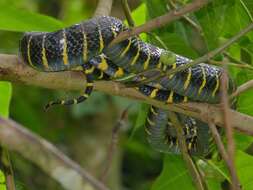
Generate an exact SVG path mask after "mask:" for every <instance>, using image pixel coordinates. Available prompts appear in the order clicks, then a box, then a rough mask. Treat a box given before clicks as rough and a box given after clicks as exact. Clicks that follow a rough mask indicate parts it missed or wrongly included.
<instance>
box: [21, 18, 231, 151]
mask: <svg viewBox="0 0 253 190" xmlns="http://www.w3.org/2000/svg"><path fill="white" fill-rule="evenodd" d="M127 29H128V28H127V27H126V26H124V24H123V23H122V21H121V20H119V19H117V18H114V17H108V16H103V17H97V18H93V19H90V20H87V21H84V22H82V23H80V24H76V25H73V26H70V27H68V28H65V29H62V30H59V31H56V32H50V33H46V32H43V33H42V32H30V33H25V35H24V37H23V38H22V39H21V42H20V51H21V55H22V58H23V60H24V61H25V62H26V63H27V64H29V65H30V66H31V67H33V68H35V69H37V70H39V71H43V72H60V71H66V70H77V69H81V70H82V71H83V72H84V73H85V75H86V78H87V86H86V89H85V92H84V94H83V95H81V96H80V97H78V98H75V99H71V100H59V101H54V102H50V103H49V104H48V105H47V107H49V106H52V105H56V104H62V105H71V104H76V103H80V102H82V101H84V100H85V99H87V98H88V96H89V95H90V94H91V92H92V89H93V81H94V79H95V78H94V77H95V73H100V74H99V76H98V78H100V79H105V78H107V79H115V78H119V77H123V76H126V75H128V74H131V73H134V74H137V73H140V72H143V71H146V70H149V69H154V68H157V69H160V70H163V71H167V70H170V69H175V68H177V67H180V66H181V65H185V64H187V63H189V62H190V61H191V60H190V59H188V58H186V57H183V56H180V55H177V54H174V56H175V62H174V63H173V64H171V65H167V64H164V63H163V62H162V61H161V55H162V54H163V52H164V51H165V50H164V49H161V48H158V47H156V46H153V45H152V44H149V43H146V42H143V41H142V40H140V39H139V38H138V37H136V36H134V37H130V38H128V39H127V40H124V41H122V42H120V43H118V44H116V45H113V46H109V44H110V42H111V41H112V40H113V39H115V38H116V37H117V36H118V35H119V33H120V32H122V31H124V30H127ZM221 73H222V69H221V68H219V67H216V66H213V65H208V64H205V63H201V64H198V65H196V66H194V67H190V68H188V69H186V70H183V71H181V72H177V73H175V74H173V75H170V76H164V77H162V78H161V79H159V80H157V81H153V82H152V83H148V84H145V85H141V86H139V87H138V90H139V91H140V92H141V93H143V94H145V95H146V96H149V97H151V98H154V99H157V100H159V101H163V102H166V103H180V102H186V101H188V100H191V101H201V102H208V103H218V102H219V100H220V94H221V90H220V77H221ZM146 77H148V76H146ZM157 84H159V85H157ZM158 86H159V87H158ZM233 86H234V85H233V83H232V82H231V81H230V82H229V85H228V91H231V90H232V89H233ZM180 117H181V121H182V123H183V125H184V129H183V131H184V136H185V139H186V144H187V146H188V149H189V152H190V153H191V154H205V153H206V152H207V149H208V145H209V140H210V136H209V132H208V127H207V126H206V124H204V123H201V124H200V121H197V120H196V119H194V118H190V117H187V116H184V115H180ZM200 125H202V126H201V127H200ZM146 131H147V136H148V141H149V142H150V143H151V145H152V146H153V147H154V148H156V149H157V150H159V151H164V152H173V153H177V152H179V150H178V147H177V137H176V134H175V130H174V129H173V126H172V124H171V123H170V121H169V120H168V115H167V113H166V111H165V110H162V109H159V108H155V107H151V109H150V113H149V116H148V118H147V126H146Z"/></svg>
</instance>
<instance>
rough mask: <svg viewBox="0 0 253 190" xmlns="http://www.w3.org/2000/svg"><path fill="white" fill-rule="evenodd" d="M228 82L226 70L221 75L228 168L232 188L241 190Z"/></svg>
mask: <svg viewBox="0 0 253 190" xmlns="http://www.w3.org/2000/svg"><path fill="white" fill-rule="evenodd" d="M227 84H228V77H227V73H225V71H223V72H222V76H221V105H222V109H223V118H224V126H225V132H226V137H227V154H228V157H229V160H228V161H229V163H228V169H229V171H230V175H231V189H232V190H240V189H241V188H240V182H239V179H238V176H237V174H236V169H235V165H234V159H235V158H234V157H235V142H234V136H233V128H232V126H231V120H230V118H231V116H230V113H229V109H230V108H229V98H228V94H227Z"/></svg>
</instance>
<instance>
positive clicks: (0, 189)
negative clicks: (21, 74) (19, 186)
mask: <svg viewBox="0 0 253 190" xmlns="http://www.w3.org/2000/svg"><path fill="white" fill-rule="evenodd" d="M11 92H12V87H11V83H9V82H2V81H0V116H1V117H5V118H7V117H8V115H9V105H10V100H11ZM0 190H6V186H5V176H4V173H3V172H2V171H1V170H0Z"/></svg>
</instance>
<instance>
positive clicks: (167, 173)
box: [151, 155, 195, 190]
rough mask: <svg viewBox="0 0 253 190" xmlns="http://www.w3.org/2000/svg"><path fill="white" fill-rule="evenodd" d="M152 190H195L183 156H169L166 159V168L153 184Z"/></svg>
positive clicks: (164, 167)
mask: <svg viewBox="0 0 253 190" xmlns="http://www.w3.org/2000/svg"><path fill="white" fill-rule="evenodd" d="M151 189H152V190H164V189H169V190H178V189H187V190H195V187H194V186H193V183H192V179H191V176H190V175H189V173H188V170H187V168H186V166H185V163H184V160H183V159H182V156H179V155H168V156H165V158H164V166H163V171H162V173H161V175H160V176H159V177H158V178H157V180H156V181H155V183H154V184H153V186H152V188H151Z"/></svg>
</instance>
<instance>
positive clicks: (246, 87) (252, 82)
mask: <svg viewBox="0 0 253 190" xmlns="http://www.w3.org/2000/svg"><path fill="white" fill-rule="evenodd" d="M252 88H253V80H250V81H247V82H245V83H244V84H242V85H241V86H239V87H238V88H237V89H236V91H235V92H234V93H233V94H232V95H231V96H230V99H233V98H235V97H236V96H239V95H240V94H242V93H243V92H245V91H247V90H250V89H252Z"/></svg>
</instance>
